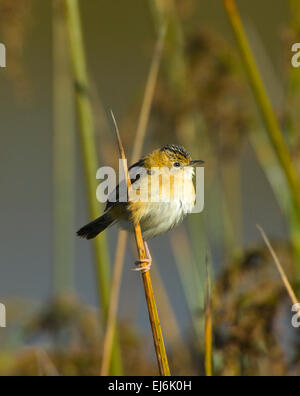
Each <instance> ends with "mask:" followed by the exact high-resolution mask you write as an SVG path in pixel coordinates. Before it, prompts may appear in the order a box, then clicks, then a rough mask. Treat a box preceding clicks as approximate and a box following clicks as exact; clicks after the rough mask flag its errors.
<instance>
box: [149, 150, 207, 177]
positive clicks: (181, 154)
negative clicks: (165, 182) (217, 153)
mask: <svg viewBox="0 0 300 396" xmlns="http://www.w3.org/2000/svg"><path fill="white" fill-rule="evenodd" d="M201 164H204V161H200V160H196V161H195V160H194V161H193V160H192V157H191V155H190V153H189V152H188V151H187V150H186V149H185V148H184V147H182V146H179V145H176V144H168V145H166V146H164V147H162V148H161V149H158V150H155V151H153V152H152V153H151V154H149V155H148V157H146V159H145V166H146V168H148V169H150V168H163V167H166V168H169V169H173V170H174V171H176V170H177V171H180V170H184V169H185V168H187V167H189V168H191V167H194V166H197V165H201Z"/></svg>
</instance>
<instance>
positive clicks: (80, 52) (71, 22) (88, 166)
mask: <svg viewBox="0 0 300 396" xmlns="http://www.w3.org/2000/svg"><path fill="white" fill-rule="evenodd" d="M65 8H66V20H67V28H68V33H69V42H70V53H71V64H72V68H73V76H74V82H75V84H74V86H75V94H76V104H77V113H78V121H79V131H80V137H81V147H82V152H83V163H84V170H85V178H86V185H87V198H88V204H89V211H90V217H91V219H95V218H97V217H98V216H99V213H100V212H101V206H100V204H99V203H98V201H97V200H96V199H95V193H96V190H97V181H96V178H95V175H96V171H97V168H98V155H97V151H96V145H95V126H94V118H93V112H92V104H91V99H90V94H89V91H90V90H89V78H88V71H87V64H86V57H85V47H84V42H83V34H82V26H81V18H80V9H79V2H78V0H65ZM93 245H94V252H95V264H96V282H97V288H98V293H99V297H100V298H99V299H100V307H102V316H103V321H104V323H105V322H106V321H107V317H108V306H109V298H110V285H111V279H110V265H109V252H108V246H107V241H106V235H105V233H104V234H103V235H102V236H101V238H96V239H95V240H94V241H93ZM111 373H112V374H113V375H121V374H122V363H121V358H120V351H119V344H118V342H115V345H114V355H113V359H112V365H111Z"/></svg>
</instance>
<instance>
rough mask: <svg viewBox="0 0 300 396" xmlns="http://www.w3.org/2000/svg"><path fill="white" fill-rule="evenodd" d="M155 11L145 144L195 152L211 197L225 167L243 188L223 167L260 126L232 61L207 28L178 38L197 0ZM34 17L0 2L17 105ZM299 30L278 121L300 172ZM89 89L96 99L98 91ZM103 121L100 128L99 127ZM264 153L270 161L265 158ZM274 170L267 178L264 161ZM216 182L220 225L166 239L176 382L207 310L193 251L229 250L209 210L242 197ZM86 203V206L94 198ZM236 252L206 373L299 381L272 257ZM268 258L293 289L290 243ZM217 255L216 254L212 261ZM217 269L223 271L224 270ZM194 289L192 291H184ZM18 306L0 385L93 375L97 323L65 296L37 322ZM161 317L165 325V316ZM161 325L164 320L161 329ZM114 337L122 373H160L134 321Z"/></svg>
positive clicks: (194, 352) (229, 260)
mask: <svg viewBox="0 0 300 396" xmlns="http://www.w3.org/2000/svg"><path fill="white" fill-rule="evenodd" d="M156 3H157V4H164V5H165V9H164V10H163V11H164V12H165V13H166V14H167V13H168V12H169V13H170V15H171V16H170V26H169V32H168V38H167V40H168V42H167V45H166V51H165V53H164V66H163V68H162V70H161V71H160V74H159V80H158V86H157V89H156V92H155V97H154V104H153V111H152V114H151V118H150V125H149V131H148V136H147V138H146V139H148V143H150V144H149V145H151V146H153V147H157V146H160V145H162V144H165V143H170V142H176V141H177V142H179V143H184V144H186V145H187V146H188V147H189V148H191V150H193V151H194V152H196V153H197V154H198V153H199V154H201V157H202V156H203V159H205V160H206V162H207V163H209V167H207V173H206V177H207V180H208V182H209V185H210V187H211V186H212V184H213V183H216V179H217V178H218V177H220V178H222V177H224V174H222V172H223V171H224V167H226V166H227V165H228V163H233V167H232V168H230V167H229V172H228V173H227V175H226V177H227V179H228V178H230V177H232V179H233V180H234V183H235V184H236V189H237V190H241V185H240V184H239V183H238V182H236V179H234V178H233V172H231V169H233V168H234V169H235V170H237V171H238V170H239V163H238V162H234V161H235V160H237V161H238V158H239V157H241V156H242V154H243V145H244V143H248V142H249V141H248V137H249V134H250V133H252V131H253V130H254V129H256V127H257V124H258V120H257V114H256V112H255V111H254V105H253V100H252V97H251V95H250V90H249V88H248V86H247V81H246V79H245V77H244V75H243V71H242V67H241V63H240V61H239V58H238V56H237V53H236V51H235V50H234V49H233V48H232V47H231V46H230V44H229V43H228V41H227V40H225V39H224V38H223V37H220V35H219V34H217V33H216V32H215V31H213V30H210V29H202V28H201V29H199V28H197V29H191V28H189V29H187V30H188V32H185V31H183V29H181V28H180V26H179V25H180V22H182V21H184V23H185V26H186V25H188V22H189V18H191V17H192V15H193V13H194V12H195V9H196V2H195V1H193V0H178V1H176V2H173V1H171V0H169V1H166V2H160V0H158V1H157V2H156ZM296 3H297V2H294V1H293V0H291V4H293V6H295V5H296V6H297V7H298V5H297V4H296ZM32 7H33V1H31V0H15V1H11V0H0V15H1V26H0V29H1V33H2V35H3V40H5V42H7V44H8V45H7V47H8V49H9V57H10V68H9V69H8V72H9V78H11V79H12V80H13V82H14V84H15V86H16V90H17V91H18V96H19V95H20V96H21V97H22V93H23V92H27V91H28V87H27V86H26V84H27V83H26V67H25V66H24V62H23V52H24V48H25V47H26V35H27V32H28V29H29V27H30V24H31V22H32V13H31V11H32V9H33V8H32ZM297 9H298V8H297ZM299 20H300V17H299V15H298V14H297V13H295V12H293V13H292V16H291V24H290V26H286V27H285V28H284V29H283V30H282V32H281V39H282V48H283V51H282V52H283V53H284V62H283V65H282V68H283V73H284V78H285V81H286V92H285V95H286V102H285V106H283V109H281V110H280V113H279V116H280V121H281V124H282V125H283V128H284V132H285V133H286V137H287V140H288V144H289V148H290V151H291V153H292V156H293V161H295V164H296V166H297V168H298V170H300V161H299V158H300V155H299V154H300V132H299V125H300V118H299V114H300V113H299V105H300V99H299V98H300V94H299V93H300V89H299V88H300V78H299V70H294V69H291V66H290V56H291V53H290V48H291V44H292V43H294V42H297V41H298V42H299V41H300V38H299V26H300V25H299ZM184 36H185V37H184ZM170 70H171V71H172V73H170ZM178 76H182V78H181V77H180V78H179V77H178ZM92 85H93V89H95V88H94V85H95V84H92ZM142 91H143V90H142V87H141V90H140V91H139V92H138V93H137V95H136V97H135V98H134V99H130V100H132V102H131V107H130V111H128V114H126V115H125V117H124V119H123V123H122V131H123V132H122V135H124V142H125V145H126V147H131V146H132V141H133V139H134V133H135V130H136V118H137V117H136V115H137V113H138V111H139V108H140V99H141V95H140V93H141V92H142ZM96 94H97V93H96ZM96 94H95V92H92V97H91V99H92V101H93V102H94V103H93V106H94V108H96V109H97V114H96V117H99V118H101V117H103V118H105V117H104V116H103V114H105V111H103V109H100V105H101V100H100V99H99V98H98V100H97V101H95V96H96ZM99 113H101V114H100V116H99ZM100 121H102V124H103V123H104V121H103V120H102V119H101V120H100ZM100 121H99V120H97V121H96V123H97V122H98V123H99V124H100ZM102 124H101V125H102ZM108 129H109V128H107V127H106V129H105V130H104V129H103V130H104V132H103V130H101V131H99V136H98V135H97V138H99V144H98V146H99V147H100V150H101V151H102V152H101V158H102V161H103V163H104V162H105V163H108V164H109V165H111V163H109V161H110V162H113V159H112V158H116V156H115V153H116V148H115V143H114V139H113V138H112V137H111V136H107V135H108V133H107V130H108ZM162 131H163V132H162ZM100 133H101V134H102V136H100ZM149 136H151V138H150V137H149ZM264 154H266V155H265V156H266V157H267V158H266V161H268V160H269V152H266V153H263V155H264ZM270 163H271V168H273V163H272V161H270ZM260 165H261V167H262V169H263V171H265V173H267V172H266V169H264V168H263V164H260ZM220 174H221V176H220ZM227 181H228V180H227ZM220 184H222V183H220ZM224 184H225V183H223V184H222V185H221V187H220V188H219V189H217V188H215V189H214V190H213V191H218V194H214V195H215V196H216V197H215V200H214V201H213V202H212V201H211V202H210V210H212V211H213V212H214V213H213V214H214V217H215V218H216V222H218V223H217V224H216V225H215V224H213V226H212V225H211V224H209V225H207V224H204V223H205V222H201V224H200V216H199V217H195V219H196V220H195V223H194V224H193V227H192V232H191V233H192V237H191V240H192V242H193V243H191V245H194V246H190V244H189V241H188V243H186V244H185V245H183V242H182V239H181V241H180V240H179V241H178V240H176V233H174V234H173V238H175V244H176V242H177V241H178V243H177V248H178V250H181V255H182V257H180V255H179V254H177V259H181V262H180V263H177V264H178V265H180V266H181V271H180V270H179V271H178V273H179V277H180V278H181V279H180V280H181V281H182V285H183V288H184V291H185V296H184V297H183V299H184V301H182V303H183V304H186V305H187V306H188V309H189V313H190V315H191V323H189V324H186V333H185V339H186V344H185V343H181V342H180V343H179V342H178V343H177V344H176V342H175V341H174V339H173V340H172V343H171V342H170V344H169V345H168V355H169V358H170V366H171V367H172V374H177V375H204V355H205V353H204V352H205V351H204V339H203V337H202V327H203V323H204V320H203V319H204V310H203V309H202V308H203V307H202V305H203V304H202V303H203V301H202V300H203V298H202V295H200V292H199V289H200V288H201V287H199V285H198V284H200V281H199V279H198V278H199V274H200V272H201V268H199V263H198V261H200V260H199V257H198V256H197V259H195V257H192V256H193V254H194V251H196V248H197V246H196V245H197V244H198V245H199V246H200V242H199V240H200V239H201V242H203V239H204V236H205V237H206V234H209V232H208V231H207V228H209V227H211V229H213V232H214V237H215V239H216V240H217V243H218V244H221V243H222V242H224V241H223V239H224V240H225V242H224V244H226V243H227V242H226V238H227V237H228V229H226V227H224V229H219V227H218V226H219V222H222V221H223V222H226V221H227V220H224V218H223V217H225V216H227V217H228V218H229V220H232V219H231V216H230V213H229V214H228V213H226V210H224V211H223V212H222V211H219V210H218V209H217V208H216V205H214V203H215V202H218V203H219V204H222V203H223V202H224V201H225V200H227V201H228V202H234V203H235V202H237V201H238V199H236V197H234V193H233V191H232V190H230V189H229V190H228V191H229V192H228V191H225V189H224ZM272 187H273V186H272ZM273 190H274V188H273ZM258 193H259V192H258ZM274 195H276V193H275V190H274ZM91 196H92V198H91V199H94V198H93V194H91ZM223 198H224V199H223ZM250 198H251V197H250ZM277 198H278V197H277ZM220 202H221V203H220ZM240 204H241V202H240ZM266 205H268V202H266ZM234 209H235V211H236V212H238V211H241V213H238V216H240V217H241V218H242V217H243V214H244V213H242V205H240V206H239V207H237V206H235V207H234ZM284 214H285V215H286V213H284ZM221 217H222V218H221ZM287 217H288V216H287ZM287 222H288V219H287ZM230 226H231V228H232V238H231V239H236V240H237V239H238V238H241V234H242V232H241V229H238V227H235V226H232V224H231V225H230ZM200 228H201V229H200ZM207 239H208V243H209V245H210V246H209V248H208V250H209V249H212V246H213V244H212V243H210V241H209V239H212V238H211V236H210V235H208V236H207ZM219 239H222V241H221V242H220V240H219ZM199 246H198V248H199ZM201 248H202V245H201ZM242 248H243V250H242V252H241V254H240V255H238V256H236V255H234V254H231V255H230V252H231V246H230V247H229V249H227V252H226V255H224V256H225V258H223V257H222V259H219V260H218V261H219V262H218V264H219V268H218V269H216V268H215V272H217V276H215V279H214V282H213V285H212V293H211V294H212V319H213V336H214V337H213V338H214V343H213V354H214V373H215V374H216V375H272V376H274V375H299V372H300V348H299V346H300V336H299V330H296V329H293V328H291V326H290V319H291V312H290V303H289V301H288V300H287V296H286V291H285V290H284V287H283V285H282V282H281V280H280V278H279V276H278V273H277V271H276V268H275V267H274V264H273V262H272V259H271V258H270V256H269V254H268V252H266V250H265V249H264V248H260V246H254V247H253V248H247V247H246V246H245V244H244V245H243V246H242ZM275 248H276V251H277V252H278V254H279V256H280V258H281V260H282V262H283V263H284V267H285V269H286V271H287V274H288V277H289V279H291V280H292V281H293V280H295V278H296V265H295V264H296V261H295V256H294V253H293V250H292V247H291V242H290V241H289V242H288V243H286V244H285V243H283V242H278V243H277V244H276V245H275ZM193 250H194V251H193ZM218 253H219V252H218ZM231 253H232V252H231ZM214 254H215V252H213V251H212V256H213V261H214ZM222 260H224V261H225V262H222V263H221V264H220V262H221V261H222ZM213 264H214V265H215V262H213ZM197 265H198V268H196V267H197ZM196 271H199V272H198V273H197V272H196ZM191 279H192V281H193V282H194V283H195V284H196V285H197V287H194V284H193V285H192V283H191V281H190V280H191ZM200 280H201V276H200ZM293 283H294V284H295V283H296V282H295V281H294V282H293ZM17 305H18V307H19V308H18V309H14V310H12V309H10V310H9V311H10V312H11V315H12V316H13V317H11V318H10V320H9V323H10V326H9V328H8V329H7V330H6V331H5V332H1V338H0V375H30V376H35V375H38V376H44V375H46V376H52V375H61V376H64V375H99V373H100V366H101V358H102V350H103V324H102V323H101V319H100V315H99V312H98V310H96V309H93V308H91V307H90V306H87V305H86V304H83V303H81V302H80V301H78V300H77V299H76V298H75V297H69V296H65V297H60V298H57V299H53V300H52V301H50V302H49V303H48V304H47V305H45V306H44V307H42V308H41V309H40V310H39V311H38V312H37V313H35V314H33V313H32V312H31V311H30V310H27V309H26V308H25V307H24V306H23V305H22V304H20V303H19V304H17ZM133 305H134V304H133ZM20 311H22V312H20ZM175 311H176V309H175ZM164 314H165V315H167V310H165V312H164ZM28 318H29V319H28ZM168 319H169V318H168V317H164V318H163V320H164V321H168ZM118 328H119V334H120V349H121V352H122V355H123V357H125V359H124V365H125V367H124V372H125V373H126V374H127V375H151V374H156V372H157V368H156V362H155V359H154V357H153V355H152V353H153V352H152V344H151V345H148V341H147V339H146V337H144V335H142V334H140V333H139V331H138V330H137V325H136V323H133V322H132V321H129V320H128V321H125V320H123V321H121V320H119V323H118ZM174 338H176V337H174ZM166 343H168V334H166Z"/></svg>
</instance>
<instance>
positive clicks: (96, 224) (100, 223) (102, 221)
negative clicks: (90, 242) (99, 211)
mask: <svg viewBox="0 0 300 396" xmlns="http://www.w3.org/2000/svg"><path fill="white" fill-rule="evenodd" d="M113 222H114V220H113V219H112V218H111V216H110V215H109V213H105V214H104V215H103V216H101V217H99V218H98V219H96V220H94V221H92V222H91V223H89V224H87V225H86V226H84V227H82V228H81V229H80V230H79V231H78V232H77V235H78V236H79V237H81V238H86V239H93V238H95V237H96V236H97V235H99V234H100V233H101V232H103V231H104V230H105V229H106V228H107V227H109V226H110V225H111V224H112V223H113Z"/></svg>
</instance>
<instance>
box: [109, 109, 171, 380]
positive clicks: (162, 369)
mask: <svg viewBox="0 0 300 396" xmlns="http://www.w3.org/2000/svg"><path fill="white" fill-rule="evenodd" d="M112 117H113V120H114V124H115V130H116V135H117V139H118V145H119V151H120V156H121V159H122V160H123V165H124V170H125V174H126V179H127V189H128V191H129V190H130V187H131V181H130V177H129V171H128V166H127V162H126V155H125V151H124V148H123V144H122V141H121V136H120V132H119V129H118V125H117V122H116V119H115V117H114V114H113V113H112ZM134 234H135V239H136V245H137V251H138V256H139V260H140V262H141V267H147V262H146V260H147V255H146V250H145V245H144V240H143V236H142V230H141V226H140V224H137V225H135V226H134ZM142 278H143V283H144V289H145V297H146V302H147V306H148V313H149V319H150V325H151V328H152V334H153V341H154V347H155V352H156V357H157V363H158V368H159V373H160V375H161V376H170V375H171V374H170V368H169V363H168V358H167V354H166V349H165V343H164V339H163V334H162V331H161V326H160V321H159V317H158V310H157V306H156V302H155V297H154V291H153V287H152V281H151V277H150V271H148V272H142Z"/></svg>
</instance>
